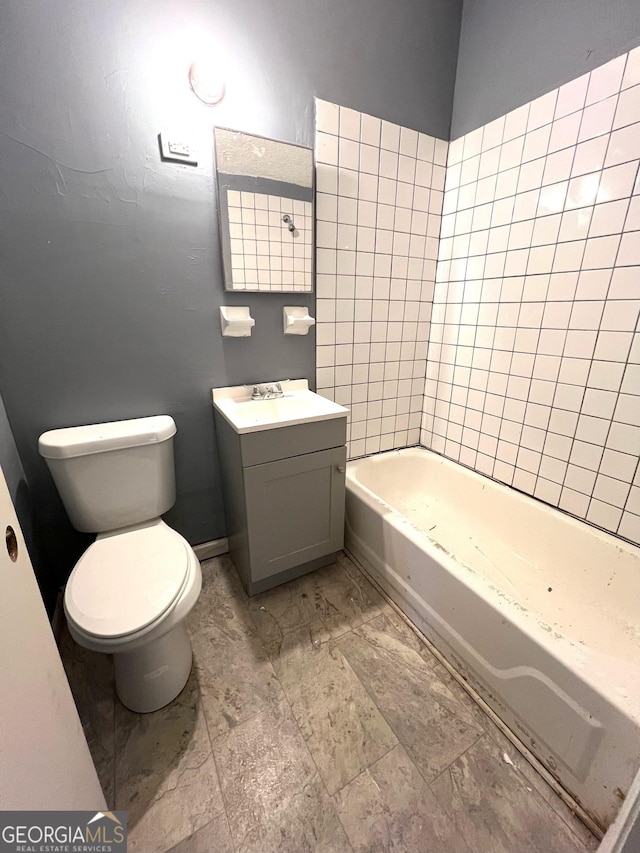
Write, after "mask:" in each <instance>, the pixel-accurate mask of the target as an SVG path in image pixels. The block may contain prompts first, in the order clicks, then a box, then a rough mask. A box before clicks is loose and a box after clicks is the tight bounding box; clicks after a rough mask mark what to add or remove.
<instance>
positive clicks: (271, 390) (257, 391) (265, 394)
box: [251, 382, 284, 400]
mask: <svg viewBox="0 0 640 853" xmlns="http://www.w3.org/2000/svg"><path fill="white" fill-rule="evenodd" d="M277 397H284V391H283V390H282V385H281V384H280V383H279V382H270V383H269V384H268V385H254V386H253V391H252V393H251V399H252V400H273V399H274V398H277Z"/></svg>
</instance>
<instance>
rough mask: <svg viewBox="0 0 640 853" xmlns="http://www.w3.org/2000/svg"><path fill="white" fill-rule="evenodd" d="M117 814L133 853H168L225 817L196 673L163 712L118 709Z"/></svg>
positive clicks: (162, 709) (193, 673) (117, 706)
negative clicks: (123, 819) (124, 821)
mask: <svg viewBox="0 0 640 853" xmlns="http://www.w3.org/2000/svg"><path fill="white" fill-rule="evenodd" d="M116 808H118V809H125V810H126V811H127V812H128V835H129V850H130V851H131V853H164V851H166V850H169V849H171V847H174V846H175V845H176V844H177V843H178V842H180V841H182V840H183V839H184V838H186V837H187V836H189V835H191V834H192V833H194V832H195V831H196V830H198V829H200V827H202V826H204V825H205V824H207V823H208V822H209V821H210V820H211V819H212V818H213V817H215V816H216V815H219V814H221V813H222V812H223V811H224V806H223V803H222V796H221V793H220V786H219V784H218V776H217V773H216V768H215V763H214V759H213V754H212V751H211V743H210V741H209V736H208V733H207V727H206V724H205V719H204V714H203V710H202V704H201V702H200V694H199V690H198V680H197V675H196V673H195V671H194V672H192V673H191V676H190V678H189V681H188V682H187V685H186V687H185V688H184V690H183V691H182V693H181V694H180V695H179V696H178V697H177V698H176V699H174V701H173V702H171V704H169V705H167V706H166V707H165V708H161V709H160V710H159V711H155V712H154V713H152V714H134V713H133V712H132V711H129V710H127V709H126V708H125V707H124V706H123V705H121V704H120V703H118V704H117V705H116Z"/></svg>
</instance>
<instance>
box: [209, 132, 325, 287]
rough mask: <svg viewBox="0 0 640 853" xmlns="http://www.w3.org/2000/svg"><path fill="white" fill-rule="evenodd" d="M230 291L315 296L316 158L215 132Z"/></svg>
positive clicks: (258, 138)
mask: <svg viewBox="0 0 640 853" xmlns="http://www.w3.org/2000/svg"><path fill="white" fill-rule="evenodd" d="M214 140H215V156H216V172H217V181H218V206H219V219H220V239H221V244H222V258H223V264H224V280H225V290H234V291H259V292H261V293H262V292H264V293H310V292H312V291H313V275H312V273H313V152H312V150H311V149H310V148H305V147H303V146H301V145H291V144H289V143H285V142H277V141H276V140H274V139H266V138H264V137H261V136H250V135H249V134H247V133H242V132H240V131H235V130H228V129H227V128H222V127H217V128H215V130H214Z"/></svg>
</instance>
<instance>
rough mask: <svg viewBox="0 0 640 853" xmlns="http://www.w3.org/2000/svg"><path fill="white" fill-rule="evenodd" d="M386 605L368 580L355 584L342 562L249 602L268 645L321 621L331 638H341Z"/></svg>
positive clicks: (257, 625) (264, 593)
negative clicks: (291, 632) (285, 635)
mask: <svg viewBox="0 0 640 853" xmlns="http://www.w3.org/2000/svg"><path fill="white" fill-rule="evenodd" d="M386 606H387V604H386V602H385V601H384V599H383V598H382V596H381V595H380V594H379V593H378V591H377V590H376V589H374V587H373V586H372V585H371V584H370V583H369V582H368V581H367V580H366V578H364V577H363V576H362V575H360V581H358V582H356V581H355V580H354V579H353V577H351V576H350V575H349V573H348V572H347V571H346V570H345V568H344V566H343V565H342V564H341V563H334V564H333V565H331V566H326V567H325V568H323V569H318V570H317V571H315V572H312V573H311V574H309V575H305V576H304V577H301V578H298V579H297V580H295V581H291V582H290V583H287V584H284V585H283V586H279V587H275V588H274V589H270V590H268V591H267V592H263V593H260V595H256V596H254V597H253V598H251V599H249V610H250V612H251V615H252V617H253V619H254V622H255V624H256V627H257V629H258V632H259V634H260V637H261V639H262V640H263V642H265V643H267V644H270V643H272V642H273V641H274V640H277V639H279V638H280V637H282V636H283V635H284V634H287V633H289V632H290V631H295V630H297V629H298V628H302V627H303V626H305V625H309V624H310V623H312V622H315V621H318V620H319V621H320V622H321V623H322V624H323V626H324V627H325V629H326V630H327V631H328V632H329V634H330V635H331V636H332V637H334V638H335V637H339V636H340V635H341V634H344V633H345V632H347V631H350V630H351V629H352V628H355V627H356V626H358V625H361V624H362V623H363V622H366V621H367V620H368V619H371V618H373V617H374V616H377V615H379V614H380V612H381V609H382V608H384V607H386Z"/></svg>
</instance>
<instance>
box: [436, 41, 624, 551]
mask: <svg viewBox="0 0 640 853" xmlns="http://www.w3.org/2000/svg"><path fill="white" fill-rule="evenodd" d="M625 65H626V71H625ZM623 74H624V78H623ZM621 85H622V87H623V90H622V93H620V88H621ZM479 130H480V131H481V132H474V136H473V138H469V137H470V135H468V136H467V137H466V138H465V139H462V140H461V141H460V142H458V143H456V142H454V143H453V144H452V146H451V148H452V157H451V159H450V167H449V172H448V175H447V187H450V188H451V189H449V191H448V195H447V198H446V202H445V204H446V214H447V215H446V216H445V218H444V219H443V222H442V232H441V239H440V252H439V260H438V268H437V270H436V280H437V282H438V284H437V288H436V291H435V294H434V306H433V315H432V321H433V322H432V328H431V336H432V342H433V346H432V347H431V348H430V350H429V360H428V362H427V370H428V375H432V376H433V377H434V378H433V380H428V382H427V386H425V390H426V391H427V393H426V395H425V399H424V411H423V423H424V424H425V426H426V427H428V429H425V430H424V431H423V433H422V441H423V442H425V443H426V444H428V445H429V444H430V445H431V446H432V447H433V448H434V449H435V450H436V451H437V452H440V453H444V454H445V455H449V456H451V458H453V459H456V460H460V461H464V463H465V464H467V465H470V466H471V467H476V469H477V470H479V471H481V472H483V473H485V474H488V475H489V476H493V477H494V478H495V479H498V480H500V481H502V482H505V483H507V484H509V485H514V486H515V487H516V488H519V489H522V490H524V491H528V492H529V493H531V494H533V495H535V496H536V497H538V498H539V499H541V500H544V501H547V502H549V503H551V504H552V505H556V506H559V507H560V508H561V509H564V510H565V511H567V512H571V513H573V514H575V515H577V516H578V517H580V518H583V519H587V520H588V521H590V522H591V523H593V524H596V525H599V526H602V527H604V528H605V529H607V530H610V531H612V532H614V533H616V532H617V533H618V534H619V535H621V536H627V537H628V538H632V539H634V537H635V540H636V541H637V540H638V538H640V476H639V480H638V485H637V486H636V487H634V488H636V489H637V495H636V494H635V493H634V500H636V502H637V503H633V504H632V503H630V500H631V492H630V477H632V476H633V473H634V472H635V471H636V469H637V467H638V454H640V333H638V334H636V332H635V330H636V328H637V322H638V315H639V313H640V290H639V287H640V285H639V281H640V280H639V279H638V268H639V266H640V179H639V178H638V173H639V165H640V48H639V49H638V50H637V51H635V52H632V54H631V55H630V56H629V61H628V62H627V57H626V56H623V57H619V58H618V59H616V60H613V61H612V62H611V63H607V65H606V66H603V67H602V68H600V69H595V70H594V71H593V72H591V73H590V74H587V75H584V76H583V77H582V78H579V79H578V80H573V81H570V82H569V83H567V84H566V85H564V86H562V87H561V88H560V89H559V90H555V91H553V92H550V93H548V94H547V95H544V96H543V97H541V98H539V99H537V100H536V101H534V102H532V103H531V104H529V105H524V106H523V107H522V108H519V109H518V110H515V111H513V113H510V114H508V115H507V116H504V117H502V118H501V119H498V120H496V121H495V122H491V123H490V124H489V125H485V127H484V128H481V129H479ZM478 155H479V156H478ZM512 173H513V176H512ZM634 193H636V195H634ZM636 199H637V203H636ZM474 345H475V349H473V347H474ZM476 353H482V356H481V358H480V357H477V356H476ZM632 353H633V355H632ZM476 358H478V364H479V363H482V365H483V367H482V369H479V367H477V366H476ZM630 359H635V361H633V362H630V361H629V360H630ZM636 367H637V368H638V369H637V370H636ZM627 493H629V494H627Z"/></svg>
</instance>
